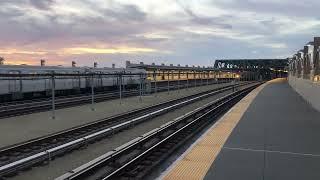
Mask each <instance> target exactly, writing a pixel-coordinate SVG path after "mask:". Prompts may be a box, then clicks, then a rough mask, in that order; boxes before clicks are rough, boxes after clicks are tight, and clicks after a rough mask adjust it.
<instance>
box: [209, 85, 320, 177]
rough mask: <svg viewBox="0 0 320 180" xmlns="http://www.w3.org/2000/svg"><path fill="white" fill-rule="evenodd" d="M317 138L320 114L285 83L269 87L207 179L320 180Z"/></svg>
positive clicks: (262, 93) (246, 114)
mask: <svg viewBox="0 0 320 180" xmlns="http://www.w3.org/2000/svg"><path fill="white" fill-rule="evenodd" d="M319 138H320V112H318V111H316V110H315V109H314V108H312V106H311V105H310V104H308V103H307V102H306V101H305V100H304V99H303V98H302V97H301V96H299V95H298V93H296V92H295V91H294V90H293V89H292V88H291V87H290V86H289V85H288V83H287V82H286V81H284V80H282V81H277V82H275V83H270V84H268V85H267V86H265V88H264V89H262V91H261V92H260V93H259V94H258V96H257V97H256V98H255V99H254V100H253V102H252V103H251V104H250V106H249V107H248V109H247V111H246V112H245V113H244V115H243V116H242V118H241V120H240V121H239V123H238V124H237V125H236V127H235V128H234V129H233V131H232V133H231V134H230V136H229V138H228V139H227V141H226V143H225V144H224V145H223V147H222V149H221V151H220V153H219V154H218V155H217V157H216V159H215V161H214V162H213V164H212V165H211V167H210V168H209V171H208V172H207V174H206V176H205V178H204V179H208V180H209V179H210V180H211V179H213V180H239V179H244V180H251V179H252V180H284V179H290V180H301V179H306V180H307V179H308V180H313V179H314V180H317V179H320V171H319V170H320V168H319V167H320V143H319V142H318V141H319ZM208 156H210V154H208Z"/></svg>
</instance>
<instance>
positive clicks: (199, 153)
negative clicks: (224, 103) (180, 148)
mask: <svg viewBox="0 0 320 180" xmlns="http://www.w3.org/2000/svg"><path fill="white" fill-rule="evenodd" d="M283 80H284V79H280V78H279V79H274V80H271V81H268V82H267V83H265V84H263V85H261V86H259V87H258V88H256V89H255V90H253V91H252V92H250V93H249V94H248V95H247V96H246V97H244V98H243V99H242V100H241V101H240V102H238V103H237V104H236V105H235V106H234V107H233V108H232V109H231V110H230V111H229V112H228V113H226V114H225V115H224V116H223V117H222V118H221V119H220V120H219V121H218V122H217V123H215V125H213V126H212V127H211V128H210V129H209V130H208V131H207V132H206V133H205V134H204V136H202V137H201V139H199V141H197V142H196V143H195V144H194V145H193V146H192V147H191V148H190V150H188V151H187V152H186V153H185V154H184V155H182V157H181V158H180V159H179V160H178V161H177V162H176V163H175V164H174V165H173V167H172V168H171V167H170V169H169V170H168V171H167V172H166V174H165V175H164V177H163V179H165V180H180V179H181V180H185V179H188V180H189V179H190V180H193V179H194V180H198V179H203V178H204V176H205V175H206V173H207V171H208V169H209V168H210V166H211V165H212V163H213V162H214V160H215V159H216V157H217V155H218V154H219V152H220V151H221V148H222V147H223V145H224V143H225V142H226V140H227V139H228V137H229V135H230V134H231V132H232V130H233V128H234V127H235V126H236V125H237V123H238V122H239V120H240V119H241V117H242V116H243V114H244V112H245V111H246V110H247V108H248V107H249V105H250V104H251V102H252V101H253V99H254V98H255V97H256V96H257V95H258V93H259V92H260V91H261V90H262V89H263V88H264V87H265V86H266V85H267V84H269V83H273V82H279V81H283Z"/></svg>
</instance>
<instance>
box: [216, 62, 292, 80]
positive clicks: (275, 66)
mask: <svg viewBox="0 0 320 180" xmlns="http://www.w3.org/2000/svg"><path fill="white" fill-rule="evenodd" d="M288 62H289V60H288V59H218V60H215V63H214V68H216V69H220V70H227V71H232V72H239V73H241V74H242V77H243V78H248V77H249V76H250V77H252V76H253V77H254V79H257V80H258V79H263V80H267V79H272V78H276V77H286V76H287V67H288Z"/></svg>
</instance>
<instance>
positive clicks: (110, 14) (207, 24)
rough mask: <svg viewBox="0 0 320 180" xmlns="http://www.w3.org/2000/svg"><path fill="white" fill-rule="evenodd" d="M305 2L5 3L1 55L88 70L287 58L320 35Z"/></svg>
mask: <svg viewBox="0 0 320 180" xmlns="http://www.w3.org/2000/svg"><path fill="white" fill-rule="evenodd" d="M305 2H306V3H304V4H303V3H302V2H296V1H295V2H292V1H289V0H268V1H267V0H259V1H258V0H244V1H242V0H241V1H240V0H215V1H211V0H199V1H171V0H159V1H149V0H140V1H130V0H108V1H105V0H78V1H74V0H1V1H0V23H1V29H0V39H1V41H0V56H5V58H6V59H7V61H10V62H14V61H17V62H22V61H25V62H30V63H31V62H35V63H37V62H38V61H39V59H40V58H45V59H48V62H52V64H69V62H70V61H72V60H74V59H76V60H77V61H79V62H80V63H78V64H83V65H88V64H90V65H91V64H92V62H91V61H92V59H97V60H100V62H99V64H101V65H108V64H111V63H116V64H124V61H125V60H132V61H140V60H143V61H146V62H153V61H156V62H158V63H161V62H166V63H180V64H186V63H187V64H191V65H192V64H196V65H197V64H199V65H211V61H212V59H214V58H228V57H230V58H231V57H232V58H241V57H243V58H250V57H251V58H253V57H256V58H265V57H280V56H281V57H286V56H288V55H290V54H291V53H293V52H294V51H295V50H296V49H297V48H299V47H301V46H302V45H303V43H305V42H308V41H309V40H311V39H312V36H313V35H315V34H317V33H318V32H319V31H320V17H319V16H320V15H319V14H318V13H317V12H318V10H317V7H319V5H320V3H319V2H318V1H316V0H306V1H305ZM252 52H254V53H252ZM18 60H19V61H18ZM62 62H65V63H62Z"/></svg>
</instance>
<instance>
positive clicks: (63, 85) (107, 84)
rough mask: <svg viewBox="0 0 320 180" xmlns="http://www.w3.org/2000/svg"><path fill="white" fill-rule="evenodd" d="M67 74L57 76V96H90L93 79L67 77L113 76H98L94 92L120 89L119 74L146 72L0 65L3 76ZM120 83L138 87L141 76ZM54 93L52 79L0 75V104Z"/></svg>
mask: <svg viewBox="0 0 320 180" xmlns="http://www.w3.org/2000/svg"><path fill="white" fill-rule="evenodd" d="M53 72H54V73H57V74H66V76H57V77H55V94H56V95H57V96H62V95H73V94H80V93H89V92H90V91H91V82H92V77H90V76H68V74H88V73H95V74H110V76H106V75H100V76H99V75H97V76H95V78H94V83H93V85H94V88H95V91H112V90H114V89H116V88H118V86H119V83H120V80H119V78H118V77H117V76H112V74H116V73H120V72H121V73H126V74H138V73H146V71H145V70H143V69H135V68H126V69H124V68H89V67H60V66H30V65H0V74H30V75H34V74H46V73H53ZM121 84H122V85H123V87H124V88H136V87H137V86H139V84H140V76H139V75H132V76H124V77H123V78H122V81H121ZM51 92H52V79H51V78H50V76H30V77H4V76H0V103H1V102H8V101H13V100H26V99H33V98H39V97H48V96H50V95H51Z"/></svg>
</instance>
